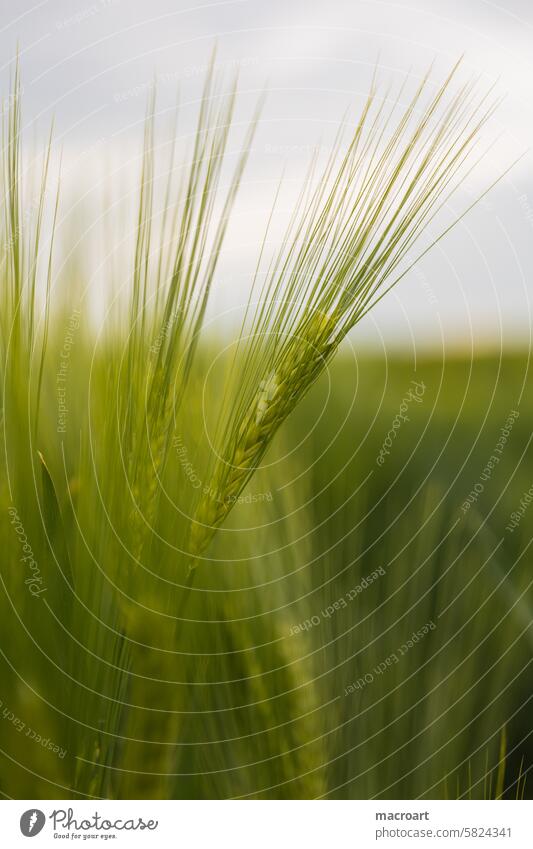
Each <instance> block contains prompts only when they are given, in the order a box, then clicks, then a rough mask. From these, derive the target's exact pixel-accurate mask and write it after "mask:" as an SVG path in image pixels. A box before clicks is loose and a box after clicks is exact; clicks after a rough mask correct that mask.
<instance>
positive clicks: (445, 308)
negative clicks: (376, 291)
mask: <svg viewBox="0 0 533 849" xmlns="http://www.w3.org/2000/svg"><path fill="white" fill-rule="evenodd" d="M1 8H2V15H1V19H0V27H1V28H0V47H1V53H0V55H1V56H2V58H3V61H4V65H3V67H2V73H1V83H2V89H3V92H4V93H7V91H8V86H9V73H10V65H11V60H12V57H13V56H14V55H15V53H16V50H17V44H18V45H19V50H20V56H21V67H22V75H23V85H24V100H23V105H24V121H25V126H26V129H27V135H31V134H32V133H33V127H34V126H37V127H41V128H42V127H46V126H47V125H48V122H49V121H50V118H51V116H52V115H54V116H55V122H56V126H55V136H56V143H57V149H59V146H61V147H62V148H63V152H64V153H63V155H64V159H65V162H66V163H67V165H68V163H70V165H71V167H70V168H69V167H67V168H66V175H67V176H66V178H65V183H66V184H68V185H65V196H66V197H69V198H70V197H72V196H73V193H74V192H76V191H77V190H78V191H81V190H82V188H83V190H84V188H85V186H86V183H87V180H88V179H91V180H94V177H92V176H91V177H90V178H89V176H88V175H89V174H92V169H93V168H94V162H95V160H101V161H102V162H103V161H105V162H106V163H108V162H115V163H116V162H117V161H119V162H120V161H121V160H128V161H129V160H130V159H131V169H132V171H131V173H132V174H134V173H135V168H136V167H137V165H138V162H137V160H136V159H135V152H136V150H138V147H139V142H140V139H141V135H140V133H141V124H142V120H143V116H144V109H145V103H146V96H147V93H148V91H149V89H150V86H151V85H152V83H153V81H154V79H156V80H157V85H158V90H159V100H158V106H159V109H160V111H161V112H162V113H164V112H165V110H166V109H168V108H169V107H170V106H171V104H172V103H173V102H174V98H175V92H176V86H177V85H178V83H179V84H180V86H181V92H182V100H183V101H184V102H185V103H188V102H191V104H194V101H195V100H197V98H198V97H199V93H200V90H201V84H202V81H203V76H204V73H205V66H206V63H207V61H208V57H209V53H210V51H211V49H212V47H213V44H214V43H215V41H216V42H217V43H218V64H219V65H220V67H221V68H226V69H227V71H228V73H229V72H230V71H231V70H232V69H235V68H236V67H238V69H239V79H240V83H239V88H240V91H241V96H240V99H239V107H238V111H237V121H241V120H242V121H246V120H247V119H248V118H249V117H250V115H251V112H252V109H253V105H254V103H255V102H256V100H257V97H258V93H259V92H260V91H261V90H262V89H264V88H265V87H266V88H267V89H268V92H269V94H268V98H267V101H266V105H265V108H264V111H263V121H262V125H261V130H260V132H259V133H258V135H257V137H256V140H255V143H254V151H253V155H252V157H251V161H250V165H249V168H248V171H247V176H246V181H245V184H244V186H243V191H242V193H241V196H240V201H239V206H238V208H237V210H236V213H237V214H236V217H235V222H234V226H233V227H232V228H231V229H230V232H229V241H228V245H227V251H226V255H225V258H224V262H223V264H222V266H221V270H220V285H219V286H218V288H217V290H216V291H215V294H214V299H213V304H212V313H211V314H212V315H213V314H217V313H220V312H221V311H223V310H227V309H231V308H232V307H233V306H236V305H238V304H239V303H241V302H242V301H243V299H244V297H245V295H246V290H247V286H248V281H249V278H250V271H251V268H252V267H253V260H254V258H255V256H256V253H257V250H258V246H259V244H260V241H261V239H262V235H263V229H264V224H265V220H266V216H267V215H268V212H269V210H270V204H271V202H272V199H273V196H274V192H275V189H276V186H277V182H278V180H279V177H280V174H281V172H282V169H283V168H285V175H286V181H287V185H288V186H290V185H294V186H295V187H296V186H297V185H298V184H299V180H300V179H301V176H302V174H303V172H304V170H305V165H306V163H307V161H308V158H309V156H310V155H311V151H312V150H313V148H314V147H316V146H317V145H322V146H323V148H324V150H326V149H327V147H328V145H329V143H330V142H331V139H332V137H333V135H334V132H335V129H336V128H337V127H338V124H339V121H340V120H341V118H342V116H343V114H344V112H345V111H346V109H347V108H349V107H351V108H352V114H353V115H354V116H355V115H356V114H357V108H358V107H360V106H361V104H362V102H363V97H364V95H365V94H366V92H367V90H368V84H369V81H370V78H371V74H372V71H373V68H374V66H375V64H376V61H377V62H378V65H379V66H380V77H381V78H382V80H383V83H384V86H385V85H386V84H387V83H388V82H390V81H391V80H392V81H399V80H400V79H401V78H402V77H403V75H405V74H406V73H410V74H411V75H412V78H413V81H416V79H417V78H418V77H419V76H420V75H421V74H422V73H423V72H424V71H425V70H427V68H428V66H429V64H430V63H431V62H433V61H434V63H435V64H434V69H433V71H432V80H433V79H434V80H435V84H438V83H439V82H440V81H441V80H442V78H443V75H444V74H445V73H446V71H447V70H448V69H449V68H450V66H451V65H452V64H453V63H454V62H455V61H456V59H457V58H458V57H459V56H460V55H461V54H463V53H464V54H465V61H464V69H463V74H464V75H466V76H468V75H469V74H471V73H476V74H478V75H480V77H481V84H482V85H489V84H491V83H494V82H496V84H497V91H498V92H499V93H502V94H505V95H506V100H505V102H504V104H503V105H502V107H501V108H500V110H499V112H498V115H497V117H496V118H495V119H494V121H493V124H492V127H491V128H490V132H488V135H487V140H488V141H490V139H491V138H496V137H498V143H497V145H496V147H495V149H494V151H493V153H492V154H491V155H490V156H489V157H488V158H487V160H486V162H485V163H484V164H483V166H482V167H481V168H480V169H479V171H478V173H477V176H476V177H475V178H472V180H470V181H469V184H468V185H467V186H465V187H464V191H462V192H461V193H460V194H459V195H458V196H457V198H456V199H455V200H454V202H453V207H452V210H451V211H452V212H457V213H459V212H460V211H461V209H462V208H464V206H465V205H466V204H467V203H468V201H469V198H471V197H472V196H473V194H475V193H476V191H479V189H480V188H483V187H485V186H486V185H488V183H489V182H490V181H492V180H493V179H494V178H495V176H496V175H497V174H498V173H499V172H500V171H502V170H504V169H505V167H506V166H507V165H508V164H509V163H510V162H511V161H512V159H513V158H515V157H516V156H517V155H519V154H520V153H522V152H523V151H525V150H527V149H529V148H530V147H531V146H532V144H533V97H532V94H533V50H532V49H531V44H532V40H533V4H531V3H530V2H526V0H506V2H504V3H501V4H496V3H491V2H484V0H411V2H381V0H368V2H357V1H356V0H317V1H315V2H310V0H307V1H306V2H304V0H301V2H300V0H268V2H265V0H228V2H211V3H209V2H206V3H202V2H192V0H151V2H146V0H142V2H141V0H92V2H91V0H44V1H43V0H41V2H38V3H35V2H29V0H17V2H16V3H14V2H12V0H10V2H7V0H1ZM194 109H195V107H194V105H192V106H191V107H190V108H189V111H190V116H189V118H188V117H187V115H188V113H187V107H186V108H185V111H184V115H185V122H187V120H189V119H190V120H192V116H193V114H194ZM84 154H87V155H86V156H85V155H84ZM89 163H91V164H89ZM531 166H532V156H531V154H530V153H529V154H526V156H525V157H524V158H523V159H522V160H521V162H520V163H519V164H518V165H517V166H516V167H515V168H514V169H513V170H512V172H511V173H510V174H509V176H507V177H506V178H505V179H504V180H503V181H502V182H501V183H500V184H499V185H498V186H497V187H496V188H495V189H494V190H493V191H492V192H491V193H490V194H489V196H488V198H487V202H486V203H483V204H481V205H480V206H479V207H477V208H476V209H475V210H473V211H472V212H471V213H469V215H468V216H467V217H466V218H465V219H464V220H463V221H462V222H461V224H460V225H459V227H458V228H457V229H456V230H455V231H454V232H453V233H452V234H450V236H449V237H447V238H446V239H445V240H444V241H443V242H442V243H440V245H439V246H438V247H437V249H436V250H435V251H433V252H432V253H431V254H429V255H428V256H426V257H425V258H424V261H423V263H422V264H421V266H420V269H419V271H418V272H417V273H414V272H413V273H411V274H409V275H408V276H407V277H406V279H405V280H404V281H403V282H402V284H401V286H400V287H398V288H397V289H396V290H395V292H394V293H392V294H391V296H390V297H389V298H387V300H386V302H384V303H383V305H380V307H379V308H378V310H376V312H375V313H373V314H372V316H370V317H369V318H368V319H367V321H366V322H365V325H364V327H361V328H360V329H359V330H358V332H359V333H360V334H361V338H365V339H369V340H373V341H377V342H378V343H379V342H380V339H381V336H382V335H385V336H386V338H387V339H393V340H394V341H404V342H409V343H410V342H411V341H412V339H416V340H417V341H418V340H419V341H420V342H423V341H428V342H433V343H436V344H438V345H440V343H441V338H444V339H445V340H446V341H447V342H448V341H453V342H459V343H460V344H469V343H470V340H471V338H475V339H476V341H477V342H481V343H483V342H484V341H488V340H490V339H496V341H497V342H498V343H499V340H500V336H502V338H503V341H504V343H506V344H512V343H513V342H516V341H517V340H519V339H520V338H521V337H523V338H524V339H525V340H526V341H527V340H528V338H529V329H530V324H531V314H530V303H529V302H530V299H531V295H532V294H533V282H532V280H533V275H532V271H533V239H532V236H533V180H532V178H531ZM123 176H124V175H123ZM285 205H286V207H287V210H288V208H289V207H290V196H289V195H288V196H287V200H286V201H285ZM98 285H101V282H100V283H97V282H96V281H95V283H94V286H95V287H97V286H98Z"/></svg>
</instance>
